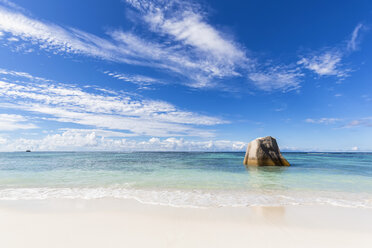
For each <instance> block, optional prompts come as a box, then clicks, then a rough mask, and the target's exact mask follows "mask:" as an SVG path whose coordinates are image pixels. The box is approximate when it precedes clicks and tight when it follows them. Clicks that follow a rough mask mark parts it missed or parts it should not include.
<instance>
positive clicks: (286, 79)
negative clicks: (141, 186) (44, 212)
mask: <svg viewBox="0 0 372 248" xmlns="http://www.w3.org/2000/svg"><path fill="white" fill-rule="evenodd" d="M119 2H120V1H119ZM121 4H122V8H123V9H125V10H126V11H127V12H125V13H127V14H126V15H127V16H128V18H127V21H128V22H130V26H131V27H132V28H123V27H122V26H120V25H118V26H112V27H105V32H104V33H101V34H99V32H91V31H86V30H84V29H82V28H77V27H73V26H71V25H64V24H61V22H60V21H58V22H54V21H53V20H46V19H44V18H41V17H37V16H34V15H33V14H32V11H31V10H26V8H24V7H22V5H21V3H18V2H17V3H16V2H10V1H8V0H1V1H0V42H1V49H2V50H4V51H5V50H7V51H8V52H11V53H14V54H23V55H24V56H34V57H33V59H34V60H37V59H38V57H40V56H44V57H45V56H46V57H50V56H52V57H62V58H63V59H64V63H66V64H67V63H69V60H71V62H70V63H74V62H73V60H74V59H76V58H78V59H80V60H82V61H85V60H87V61H89V63H95V64H97V65H98V67H101V68H102V69H99V70H98V71H99V72H100V73H101V74H102V76H103V77H107V78H111V79H110V80H120V81H123V82H125V83H130V84H133V85H135V86H138V87H140V88H137V89H138V90H139V89H141V90H146V89H149V88H150V86H151V87H155V88H158V87H159V86H160V85H161V86H164V85H165V86H168V85H175V86H174V87H178V88H177V90H178V91H187V92H188V91H190V92H194V91H196V92H198V91H203V92H204V91H207V92H211V93H210V94H220V93H219V92H227V93H228V92H230V91H231V92H244V90H242V87H243V88H248V89H249V91H250V93H248V94H251V95H252V94H253V95H261V94H263V96H262V97H263V98H264V97H265V94H271V95H285V94H299V92H302V91H304V89H303V84H304V83H305V82H307V81H309V79H311V78H315V79H316V80H322V78H325V80H327V79H329V78H331V80H335V81H337V82H341V81H344V80H345V79H347V78H350V77H351V76H352V74H353V73H354V72H355V69H354V67H353V65H352V64H351V63H350V61H349V60H348V58H349V57H350V56H352V54H353V53H356V52H358V50H359V48H360V44H361V36H362V34H364V33H366V31H367V30H368V27H367V26H366V25H365V24H363V23H362V22H359V23H355V24H354V29H352V30H345V32H344V35H343V37H344V38H342V39H340V40H339V41H338V42H337V43H334V42H333V43H332V44H330V45H331V46H329V45H328V46H323V47H317V48H316V49H308V51H307V52H302V51H300V50H299V48H297V51H296V54H295V56H292V57H290V58H289V59H283V60H281V59H279V57H278V58H266V57H265V56H262V55H260V53H259V52H254V51H253V50H252V49H250V48H249V47H248V46H247V45H245V44H244V43H243V42H242V39H241V38H240V37H239V36H238V35H232V34H231V32H230V33H229V32H225V31H223V29H221V28H219V27H220V25H216V24H213V22H211V21H210V18H209V13H208V11H207V9H208V8H206V7H205V6H204V5H202V4H200V3H198V2H196V1H179V0H167V1H157V0H126V1H122V3H121ZM88 7H89V6H88ZM77 24H78V23H77ZM77 26H78V25H77ZM97 28H100V29H101V28H102V27H97ZM251 39H254V37H253V38H251ZM0 65H1V66H0V67H3V69H0V103H1V106H0V137H1V139H0V147H1V146H2V147H3V150H18V149H22V147H26V146H27V145H29V146H32V147H33V148H34V149H37V150H54V149H55V150H59V149H63V150H66V148H72V149H80V148H84V147H85V148H87V149H102V150H110V149H112V150H121V149H124V150H125V149H127V150H136V149H137V148H138V150H166V149H170V150H242V149H244V142H242V141H229V140H227V139H220V140H216V139H215V138H214V137H216V136H217V137H218V136H221V137H223V135H220V131H217V130H216V129H219V130H220V129H221V128H222V129H223V131H226V130H225V128H227V129H228V126H229V125H233V124H234V123H236V120H232V119H228V118H226V117H221V114H217V115H216V114H213V113H216V111H215V107H213V111H210V112H211V113H210V114H208V112H209V111H208V110H207V111H205V109H203V110H201V111H195V110H194V111H190V110H185V109H184V108H180V107H177V104H173V103H170V102H168V101H165V100H157V99H158V98H160V99H161V98H162V97H164V95H161V94H159V96H155V99H154V97H153V96H142V95H141V93H139V92H138V90H137V91H135V92H133V91H131V90H127V89H125V88H124V87H123V88H122V89H121V90H119V91H118V90H112V87H111V85H100V86H99V87H98V86H97V85H95V83H91V84H89V83H79V82H77V81H74V84H71V83H59V82H57V81H58V80H55V79H46V78H43V77H41V76H40V75H31V74H30V73H28V72H21V71H18V70H16V69H14V68H11V67H7V66H8V65H7V62H6V60H1V64H0ZM110 65H111V66H110ZM109 67H112V68H109ZM103 68H106V69H103ZM131 68H134V69H131ZM61 69H62V70H63V68H61ZM32 70H34V69H33V68H32ZM79 78H80V76H79ZM107 80H109V79H107ZM242 85H243V86H242ZM169 87H170V86H169ZM185 89H186V90H185ZM222 94H223V93H222ZM337 95H339V96H343V95H344V94H340V93H338V94H337ZM192 97H193V96H192ZM192 97H191V98H188V99H187V100H186V101H190V102H192V101H193V99H192ZM366 98H367V97H366ZM216 104H217V105H218V103H216ZM282 105H283V106H284V105H285V106H288V104H287V103H283V104H282ZM216 108H218V106H217V107H216ZM234 108H235V107H234ZM276 109H277V108H276ZM287 109H288V107H286V108H285V109H283V110H284V111H286V110H287ZM201 112H203V114H201ZM277 112H279V111H277ZM280 112H283V111H280ZM205 113H206V114H205ZM252 118H254V117H252ZM288 119H289V118H288ZM288 119H287V120H288ZM300 119H301V123H307V125H308V124H327V125H339V126H335V128H339V129H343V128H346V127H347V128H352V127H358V126H363V127H368V126H369V124H368V123H369V119H370V117H369V116H359V117H358V118H354V119H353V118H352V117H351V116H350V117H346V118H345V117H324V116H314V117H312V116H307V117H306V118H302V117H299V120H300ZM304 120H305V121H304ZM51 126H53V127H54V128H52V130H50V129H48V130H49V131H50V132H52V134H45V133H44V134H42V131H41V130H42V129H45V127H51ZM25 131H27V132H31V131H35V132H36V133H38V134H37V135H36V136H38V138H29V139H25V138H20V137H17V132H18V133H20V132H25ZM2 132H3V133H5V134H2ZM10 132H14V133H15V134H14V135H11V134H10ZM18 136H19V135H18ZM185 138H186V139H185ZM201 139H204V140H201ZM206 139H208V140H206Z"/></svg>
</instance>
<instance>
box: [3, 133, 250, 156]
mask: <svg viewBox="0 0 372 248" xmlns="http://www.w3.org/2000/svg"><path fill="white" fill-rule="evenodd" d="M0 141H1V140H0ZM245 146H246V143H244V142H240V141H228V140H216V141H213V140H209V141H188V140H184V139H182V138H174V137H172V138H166V139H159V138H154V137H153V138H149V139H148V140H128V139H123V138H116V139H115V138H107V136H104V133H99V132H96V131H92V130H67V131H64V132H62V133H60V134H54V135H47V136H46V137H44V138H42V139H24V138H22V139H16V140H13V141H6V140H4V142H2V143H1V142H0V150H3V151H20V150H21V151H24V150H25V149H31V150H33V151H61V150H62V151H63V150H64V151H66V150H68V151H72V150H73V151H76V150H90V151H91V150H101V151H243V150H244V148H245Z"/></svg>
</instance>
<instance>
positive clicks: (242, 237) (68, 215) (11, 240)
mask: <svg viewBox="0 0 372 248" xmlns="http://www.w3.org/2000/svg"><path fill="white" fill-rule="evenodd" d="M0 247H1V248H13V247H22V248H27V247H35V248H44V247H48V248H57V247H63V248H74V247H79V248H82V247H89V248H95V247H102V248H103V247H105V248H106V247H107V248H111V247H203V248H206V247H213V248H217V247H245V248H246V247H254V248H258V247H286V248H289V247H296V248H303V247H317V248H319V247H327V248H330V247H337V248H341V247H348V248H349V247H358V248H361V247H368V248H370V247H372V209H357V208H355V209H353V208H342V207H331V206H288V207H237V208H231V207H223V208H210V209H191V208H175V207H167V206H156V205H146V204H141V203H138V202H135V201H131V200H115V199H101V200H38V201H3V202H0Z"/></svg>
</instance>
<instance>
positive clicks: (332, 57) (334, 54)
mask: <svg viewBox="0 0 372 248" xmlns="http://www.w3.org/2000/svg"><path fill="white" fill-rule="evenodd" d="M342 57H343V53H342V52H341V51H339V50H330V51H326V52H325V53H320V54H317V55H312V56H309V57H303V58H302V59H301V60H299V61H298V62H297V64H299V65H303V66H304V67H305V68H306V69H309V70H311V71H313V72H315V73H316V74H318V75H319V76H337V77H340V78H341V77H345V76H347V73H348V72H349V71H350V70H349V69H345V68H343V67H342V63H341V60H342Z"/></svg>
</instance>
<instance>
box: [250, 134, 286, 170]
mask: <svg viewBox="0 0 372 248" xmlns="http://www.w3.org/2000/svg"><path fill="white" fill-rule="evenodd" d="M244 164H245V165H255V166H290V164H289V163H288V161H287V160H286V159H285V158H284V157H283V155H282V154H281V153H280V150H279V146H278V144H277V143H276V139H275V138H273V137H271V136H267V137H264V138H257V139H255V140H253V141H251V142H250V143H249V144H248V147H247V151H246V153H245V157H244Z"/></svg>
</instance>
